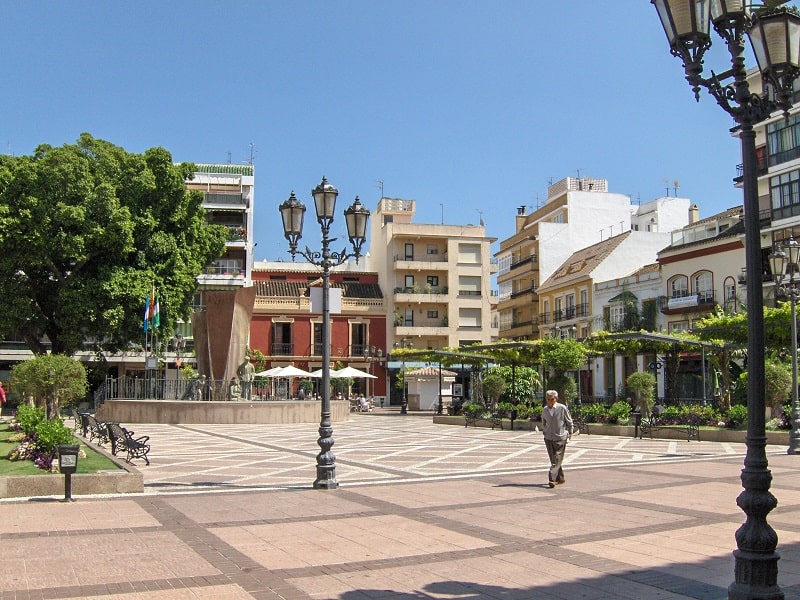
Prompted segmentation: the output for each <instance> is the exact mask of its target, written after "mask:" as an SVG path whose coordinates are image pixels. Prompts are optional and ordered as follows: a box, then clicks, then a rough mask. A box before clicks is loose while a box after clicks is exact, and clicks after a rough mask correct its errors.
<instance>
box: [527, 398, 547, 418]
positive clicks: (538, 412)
mask: <svg viewBox="0 0 800 600" xmlns="http://www.w3.org/2000/svg"><path fill="white" fill-rule="evenodd" d="M543 408H544V407H543V406H542V405H541V404H539V403H538V402H537V403H536V404H534V405H533V406H531V407H530V409H531V412H530V414H529V415H528V418H529V419H532V420H534V421H541V420H542V409H543Z"/></svg>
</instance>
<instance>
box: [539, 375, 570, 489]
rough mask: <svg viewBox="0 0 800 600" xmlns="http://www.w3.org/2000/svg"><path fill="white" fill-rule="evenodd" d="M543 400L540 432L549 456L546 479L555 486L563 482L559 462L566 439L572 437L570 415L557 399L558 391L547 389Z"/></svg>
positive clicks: (562, 458)
mask: <svg viewBox="0 0 800 600" xmlns="http://www.w3.org/2000/svg"><path fill="white" fill-rule="evenodd" d="M545 402H546V403H547V406H545V407H544V409H543V410H542V432H543V433H544V445H545V448H547V455H548V456H549V457H550V472H549V473H548V475H547V481H548V484H549V485H550V487H555V486H556V484H557V483H564V470H563V469H562V468H561V463H562V462H563V461H564V451H565V450H566V449H567V440H570V439H572V415H570V414H569V409H568V408H567V407H566V405H565V404H561V403H560V402H559V401H558V392H557V391H555V390H547V392H546V393H545Z"/></svg>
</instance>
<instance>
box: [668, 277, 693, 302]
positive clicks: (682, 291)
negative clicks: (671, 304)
mask: <svg viewBox="0 0 800 600" xmlns="http://www.w3.org/2000/svg"><path fill="white" fill-rule="evenodd" d="M667 285H668V287H669V296H670V298H684V297H686V296H688V295H689V282H688V281H687V279H686V275H677V276H675V277H673V278H672V279H670V280H669V283H668V284H667Z"/></svg>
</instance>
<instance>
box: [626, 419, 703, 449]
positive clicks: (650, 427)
mask: <svg viewBox="0 0 800 600" xmlns="http://www.w3.org/2000/svg"><path fill="white" fill-rule="evenodd" d="M666 429H671V430H673V431H681V432H683V433H685V434H686V441H688V442H691V441H692V438H694V439H696V440H697V441H698V442H699V441H700V420H699V418H698V417H697V416H696V415H692V416H691V417H690V420H689V423H686V424H680V425H675V424H671V423H664V421H663V419H662V418H661V417H660V416H659V415H657V414H656V413H655V412H653V413H651V414H650V416H649V417H647V418H642V423H641V425H640V426H639V439H642V436H644V435H648V434H649V435H650V439H653V432H654V431H659V430H666Z"/></svg>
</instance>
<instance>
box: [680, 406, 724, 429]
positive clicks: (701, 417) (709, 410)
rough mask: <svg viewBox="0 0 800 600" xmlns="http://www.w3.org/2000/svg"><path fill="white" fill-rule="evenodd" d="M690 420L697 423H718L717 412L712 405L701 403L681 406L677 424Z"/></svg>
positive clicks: (713, 424) (683, 423)
mask: <svg viewBox="0 0 800 600" xmlns="http://www.w3.org/2000/svg"><path fill="white" fill-rule="evenodd" d="M692 422H696V423H698V424H699V425H711V426H716V425H717V423H719V413H718V412H717V411H716V410H715V409H714V407H713V406H703V405H702V404H691V405H689V406H684V407H681V409H680V413H679V421H678V424H680V425H685V424H688V423H692Z"/></svg>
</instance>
